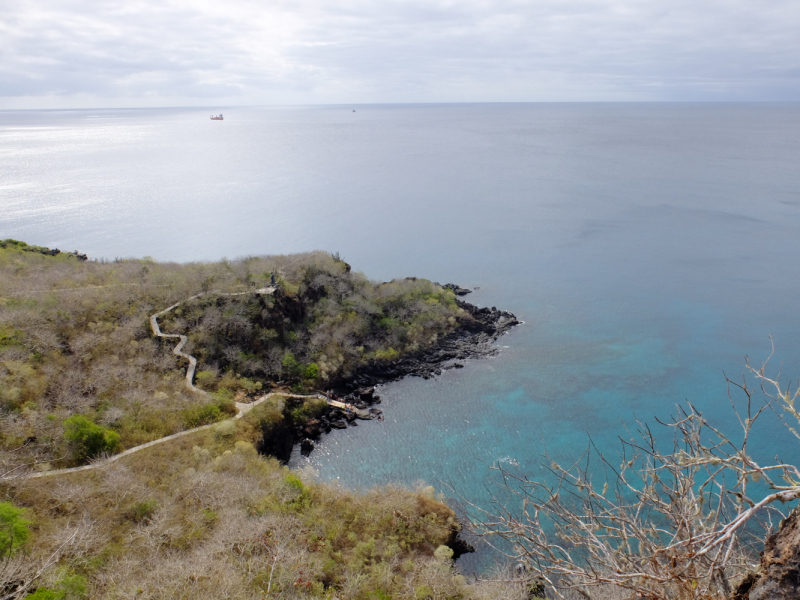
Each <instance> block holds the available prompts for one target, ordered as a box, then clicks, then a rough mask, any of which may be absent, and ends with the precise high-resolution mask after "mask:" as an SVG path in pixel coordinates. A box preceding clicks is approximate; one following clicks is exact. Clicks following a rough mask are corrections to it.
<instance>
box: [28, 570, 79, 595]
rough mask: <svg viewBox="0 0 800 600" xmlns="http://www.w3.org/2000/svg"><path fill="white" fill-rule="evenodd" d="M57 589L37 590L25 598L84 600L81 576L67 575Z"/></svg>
mask: <svg viewBox="0 0 800 600" xmlns="http://www.w3.org/2000/svg"><path fill="white" fill-rule="evenodd" d="M56 587H57V589H55V590H51V589H47V588H39V589H38V590H36V591H35V592H33V593H32V594H28V595H27V596H26V600H31V599H33V600H81V599H82V598H86V595H87V585H86V578H85V577H83V576H81V575H69V576H67V577H64V578H63V579H62V580H61V581H59V582H58V584H57V586H56Z"/></svg>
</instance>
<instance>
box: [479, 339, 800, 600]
mask: <svg viewBox="0 0 800 600" xmlns="http://www.w3.org/2000/svg"><path fill="white" fill-rule="evenodd" d="M773 353H774V348H773ZM771 357H772V354H771V355H770V358H771ZM768 363H769V359H767V361H766V362H764V364H763V365H761V367H760V368H754V367H752V366H750V363H749V362H746V368H745V373H744V374H743V376H742V381H741V382H736V381H733V380H731V379H729V378H727V376H726V380H727V382H728V398H729V400H730V404H731V407H732V409H733V411H734V412H735V414H736V417H737V419H738V422H739V424H740V426H741V434H740V436H739V441H734V439H732V437H728V436H727V435H726V434H724V433H723V432H722V431H721V430H719V429H718V428H716V427H714V426H713V425H711V424H710V423H708V422H707V421H706V419H705V418H704V417H703V415H702V414H701V412H700V411H699V410H698V409H697V408H696V407H695V406H693V405H691V404H689V405H688V406H687V407H686V408H680V409H679V414H678V416H677V417H674V418H673V419H672V420H671V421H670V422H668V423H662V422H660V421H659V424H660V426H662V427H665V428H667V429H668V430H670V431H671V433H672V441H671V445H670V448H669V450H668V451H666V452H665V451H662V450H661V449H660V448H659V445H658V442H657V439H656V437H657V436H656V433H654V431H653V430H652V429H651V428H650V427H649V426H648V425H646V424H644V423H641V422H639V423H638V428H637V432H636V434H634V435H633V436H632V437H631V439H629V440H625V439H622V438H620V439H621V441H622V449H621V452H620V454H619V458H620V459H621V460H620V462H617V460H616V459H614V460H613V461H612V460H611V459H610V458H607V457H606V455H604V454H603V453H602V452H601V451H600V450H599V449H598V448H597V447H596V446H595V445H594V444H593V443H592V442H591V441H590V444H589V447H588V448H587V450H586V452H585V453H584V454H583V456H582V457H581V458H580V459H579V460H577V461H576V462H575V463H573V464H572V465H569V466H562V465H560V464H558V463H557V462H555V461H553V460H551V459H550V457H549V455H547V454H545V459H546V461H547V462H546V464H544V467H545V468H546V469H547V470H548V471H549V480H550V482H549V483H548V482H543V481H535V480H532V479H529V478H528V477H527V476H521V475H517V474H515V473H512V472H510V471H509V470H508V469H507V468H505V467H500V466H497V467H493V469H494V470H496V472H497V475H498V483H499V485H500V488H499V493H496V494H495V495H494V497H493V500H492V504H491V507H490V508H488V509H481V508H479V507H477V506H475V505H471V508H470V512H471V516H472V517H473V520H474V522H475V524H476V526H477V528H478V530H479V531H480V532H482V533H483V534H484V535H486V536H487V539H489V540H491V539H492V536H493V535H494V536H499V537H500V538H503V539H504V540H506V541H507V542H508V543H507V544H505V545H504V544H495V545H496V546H498V547H500V548H501V551H503V552H504V553H505V554H506V555H507V556H508V557H509V558H511V559H513V560H515V561H523V562H524V563H526V564H527V565H529V566H530V567H531V568H532V570H533V571H534V572H536V574H537V575H538V576H540V577H542V578H543V579H544V581H545V582H546V586H547V587H548V589H549V590H551V591H552V593H553V594H555V595H556V596H558V597H559V598H564V597H565V596H564V595H565V594H567V593H574V592H575V591H577V592H578V593H580V594H581V595H582V596H584V597H585V598H587V599H589V598H593V597H594V594H595V592H596V591H598V590H600V589H601V588H604V587H605V588H608V586H616V587H618V588H622V589H624V590H628V591H629V595H630V596H632V597H636V598H646V599H648V600H668V599H669V600H672V599H681V600H683V599H692V600H700V599H702V600H706V599H708V600H711V599H717V598H728V597H729V596H730V595H731V593H732V584H731V582H734V583H735V581H736V580H737V579H740V578H741V577H742V576H744V575H745V574H746V573H748V572H751V571H753V570H754V569H755V567H756V566H757V556H756V552H755V549H756V548H757V547H758V546H759V545H760V544H761V536H763V534H764V532H765V531H767V530H769V529H770V528H771V526H772V519H773V518H774V517H775V516H777V515H779V514H780V511H779V510H778V509H777V508H776V503H786V502H791V501H793V500H796V499H797V498H800V471H798V469H797V467H796V466H794V465H791V464H784V463H781V462H775V463H774V464H767V465H763V464H760V463H759V462H757V461H756V460H755V459H754V458H753V456H752V455H751V454H750V447H749V446H750V443H751V437H752V434H753V427H754V424H755V423H756V422H757V421H758V420H759V418H760V417H762V415H763V414H764V413H765V411H768V410H769V409H772V410H773V411H774V412H775V413H776V414H777V416H778V417H779V418H780V420H781V421H782V422H783V424H784V425H785V426H786V427H787V428H788V429H789V430H790V431H791V433H792V434H793V435H794V436H795V437H796V438H797V439H799V440H800V434H798V432H797V430H796V429H795V428H794V427H793V426H792V425H791V422H793V421H796V422H798V423H800V412H798V410H797V409H795V406H794V404H795V401H796V400H797V398H798V396H800V389H798V388H797V386H795V388H794V390H792V388H791V386H788V387H786V388H782V387H781V384H780V382H779V377H780V376H779V375H778V376H777V377H776V378H775V379H772V378H770V377H769V376H767V374H766V370H767V365H768ZM748 375H749V376H750V377H751V378H752V379H754V380H755V381H757V385H756V387H752V386H751V384H750V383H748V381H747V376H748ZM740 395H741V397H740ZM735 397H736V398H739V397H740V400H739V401H735V399H734V398H735ZM781 409H782V410H781ZM502 548H505V549H502Z"/></svg>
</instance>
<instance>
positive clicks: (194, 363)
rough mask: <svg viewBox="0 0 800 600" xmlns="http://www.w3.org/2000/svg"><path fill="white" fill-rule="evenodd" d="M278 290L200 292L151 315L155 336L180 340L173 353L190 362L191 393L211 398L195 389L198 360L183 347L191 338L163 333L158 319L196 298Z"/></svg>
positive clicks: (268, 292)
mask: <svg viewBox="0 0 800 600" xmlns="http://www.w3.org/2000/svg"><path fill="white" fill-rule="evenodd" d="M276 289H277V287H276V286H274V285H273V286H269V287H265V288H260V289H257V290H253V291H247V292H229V293H225V292H218V291H216V292H200V293H199V294H195V295H194V296H191V297H189V298H186V300H181V301H180V302H176V303H175V304H173V305H172V306H170V307H169V308H165V309H164V310H162V311H159V312H157V313H156V314H154V315H150V328H151V329H152V330H153V335H155V336H156V337H160V338H178V340H180V341H179V342H178V345H177V346H175V347H174V348H173V349H172V353H173V354H175V355H177V356H181V357H183V358H185V359H186V360H188V361H189V367H188V368H187V369H186V387H187V388H188V389H189V391H191V392H194V393H195V394H200V395H201V396H209V393H208V392H205V391H203V390H201V389H200V388H198V387H195V385H194V372H195V369H197V359H196V358H195V357H194V356H192V355H191V354H186V353H185V352H184V351H183V347H184V346H185V345H186V342H188V341H189V338H188V337H186V336H185V335H181V334H178V333H161V327H159V326H158V317H160V316H161V315H165V314H167V313H168V312H170V311H171V310H175V309H176V308H178V307H179V306H180V305H181V304H183V303H184V302H189V301H190V300H194V299H195V298H200V297H201V296H205V295H206V294H215V295H217V296H246V295H247V294H262V295H271V294H274V293H275V290H276Z"/></svg>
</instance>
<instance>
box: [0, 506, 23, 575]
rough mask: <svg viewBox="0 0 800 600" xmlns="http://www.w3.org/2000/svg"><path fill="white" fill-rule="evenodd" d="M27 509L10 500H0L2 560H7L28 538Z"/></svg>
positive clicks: (0, 547) (0, 557)
mask: <svg viewBox="0 0 800 600" xmlns="http://www.w3.org/2000/svg"><path fill="white" fill-rule="evenodd" d="M24 515H25V511H24V510H23V509H21V508H17V507H16V506H14V505H13V504H11V503H10V502H0V562H2V561H3V560H6V559H7V558H8V557H10V556H11V555H12V554H14V553H15V552H16V551H17V550H18V549H19V548H20V547H22V546H23V545H24V544H25V542H26V541H27V540H28V535H29V533H30V532H29V531H28V525H30V524H31V522H30V521H28V520H26V519H25V518H24Z"/></svg>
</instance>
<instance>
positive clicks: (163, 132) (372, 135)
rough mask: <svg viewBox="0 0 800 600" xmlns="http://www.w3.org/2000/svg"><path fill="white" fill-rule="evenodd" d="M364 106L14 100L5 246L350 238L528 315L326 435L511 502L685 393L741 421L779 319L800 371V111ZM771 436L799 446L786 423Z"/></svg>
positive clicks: (186, 252)
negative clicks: (746, 374)
mask: <svg viewBox="0 0 800 600" xmlns="http://www.w3.org/2000/svg"><path fill="white" fill-rule="evenodd" d="M356 109H357V112H356V113H353V112H352V107H299V108H275V109H257V108H250V109H229V110H224V111H223V112H224V113H225V118H226V120H225V121H224V122H221V123H220V122H211V121H209V119H208V114H207V113H208V112H209V111H197V110H189V109H173V110H133V111H68V112H55V111H53V112H48V111H42V112H0V207H1V208H2V211H0V237H15V238H20V239H24V240H26V241H29V242H32V243H36V244H41V245H49V246H58V247H60V248H62V249H64V250H72V249H80V250H81V251H83V252H88V254H89V255H90V256H92V257H99V256H104V257H109V258H113V257H114V256H143V255H150V256H153V257H155V258H157V259H159V260H180V261H186V260H193V259H217V258H220V257H223V256H228V257H235V256H242V255H246V254H265V253H288V252H296V251H303V250H311V249H325V250H334V251H339V252H341V254H342V255H343V256H344V257H345V258H346V259H347V260H348V261H349V262H350V263H351V264H353V265H354V266H355V268H357V269H361V270H363V271H364V272H365V273H366V274H367V275H369V276H371V277H373V278H375V279H379V280H386V279H390V278H393V277H404V276H408V275H416V276H421V277H427V278H430V279H433V280H437V281H441V282H443V283H444V282H449V281H452V282H456V283H459V284H460V285H463V286H469V287H475V286H478V287H480V289H479V290H478V291H476V292H475V293H473V294H472V295H471V296H469V297H468V299H469V300H470V301H472V302H473V303H476V304H479V305H487V306H497V307H500V308H503V309H507V310H510V311H512V312H514V313H515V314H517V315H518V317H519V318H521V319H522V320H524V321H525V324H524V325H522V326H520V327H518V328H516V329H514V330H513V331H512V332H511V333H510V334H508V335H506V336H504V337H503V338H502V339H501V340H500V342H499V344H500V346H502V347H501V351H500V353H499V355H498V356H496V357H494V358H491V359H488V360H482V361H469V362H468V365H467V368H465V369H461V370H452V371H447V372H446V373H445V374H444V375H442V376H441V377H440V378H438V379H436V380H431V381H423V380H421V379H413V378H412V379H408V380H405V381H402V382H399V383H396V384H391V385H389V386H386V387H385V388H384V389H383V390H382V391H381V395H382V396H383V398H384V403H383V405H382V408H383V409H384V411H385V414H386V420H385V421H384V422H383V423H377V422H371V423H364V424H362V425H361V426H359V427H357V428H352V429H348V430H347V431H344V432H337V433H335V434H334V435H331V436H328V437H327V438H325V439H324V441H323V442H322V444H321V445H320V447H319V449H318V451H316V452H315V453H314V454H313V455H312V456H311V458H310V463H311V465H312V466H314V468H316V469H317V470H318V471H319V474H320V477H321V478H322V479H326V480H331V479H332V480H337V481H339V482H341V483H342V484H344V485H347V486H352V487H369V486H372V485H376V484H383V483H387V482H400V483H403V484H407V485H414V484H415V483H416V482H418V481H420V480H424V481H425V482H427V483H429V484H432V485H434V486H435V487H437V488H438V489H445V487H446V486H447V485H449V486H452V488H453V490H454V492H448V495H450V496H460V497H463V498H466V499H468V500H470V501H473V502H477V503H479V504H480V503H485V502H486V501H487V498H488V496H487V492H486V490H485V488H484V486H485V484H486V483H487V480H488V476H489V471H488V465H490V464H493V463H497V462H501V463H502V464H506V465H513V464H515V463H518V464H519V467H518V468H519V469H520V470H523V471H526V472H529V473H537V472H538V471H537V469H538V466H537V464H538V461H539V459H540V455H541V453H542V452H543V450H544V449H545V447H547V449H548V450H549V451H550V453H552V454H553V455H554V456H555V457H556V458H560V459H563V460H567V459H569V458H570V457H574V456H576V455H577V454H578V453H580V452H582V451H583V449H584V448H585V447H586V443H587V439H588V438H587V436H588V435H591V436H592V438H593V439H594V440H595V442H596V443H597V444H598V446H599V447H601V448H603V449H604V450H607V451H608V450H613V449H615V448H616V447H617V444H618V440H617V436H619V435H625V431H626V429H625V427H629V428H630V427H633V426H634V420H635V418H637V417H638V418H641V419H644V420H647V421H649V422H651V423H653V422H654V421H653V417H655V416H659V417H661V418H665V417H668V416H669V415H670V414H671V413H673V412H674V406H675V404H676V403H681V402H685V401H691V402H693V403H695V404H696V405H697V406H699V407H700V408H702V409H703V410H704V411H705V412H706V415H707V416H711V417H712V419H713V420H715V421H716V422H719V423H721V424H723V426H724V427H726V428H727V429H728V430H731V431H733V430H734V429H733V427H734V425H735V423H734V421H733V419H732V417H731V413H730V409H729V407H728V400H727V396H726V389H725V380H724V377H723V372H726V373H728V374H729V375H731V376H738V375H739V374H740V373H741V371H742V369H743V366H744V356H745V355H750V356H751V357H752V359H753V361H754V362H760V361H761V360H762V359H764V358H766V356H767V355H768V354H769V352H770V341H769V338H768V336H769V335H770V334H773V336H774V339H775V344H776V348H777V353H776V357H775V359H774V365H775V367H776V368H777V366H778V364H779V363H782V369H783V375H784V378H785V379H787V380H788V379H789V378H797V377H799V376H800V352H798V350H800V335H799V334H800V314H798V310H797V297H798V291H800V261H798V257H799V256H800V237H799V236H798V235H797V233H796V232H797V231H798V226H800V169H798V165H800V106H798V105H737V104H733V105H677V104H676V105H641V104H625V105H611V104H609V105H602V104H598V105H557V104H554V105H456V106H447V105H439V106H358V107H356ZM216 112H219V111H216ZM761 440H762V443H761V444H760V445H757V446H756V448H755V452H756V454H757V455H758V456H761V457H771V456H774V455H775V454H776V453H780V454H781V455H782V456H784V457H788V456H796V454H797V453H796V451H795V447H796V446H795V445H793V444H792V443H791V442H790V441H789V439H788V438H787V437H786V436H785V435H784V434H783V433H782V431H781V430H780V428H778V427H777V426H776V425H775V424H774V423H765V425H764V427H763V428H762V429H761ZM297 463H298V464H302V463H303V461H302V460H298V461H297ZM515 468H516V467H515ZM468 560H469V559H468ZM467 566H468V567H469V563H467Z"/></svg>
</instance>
